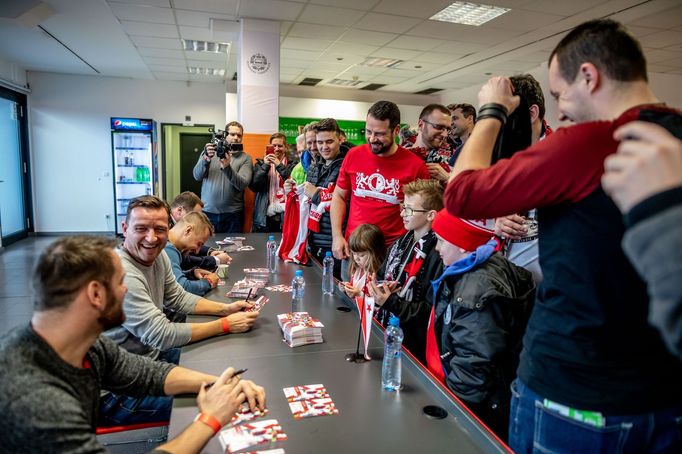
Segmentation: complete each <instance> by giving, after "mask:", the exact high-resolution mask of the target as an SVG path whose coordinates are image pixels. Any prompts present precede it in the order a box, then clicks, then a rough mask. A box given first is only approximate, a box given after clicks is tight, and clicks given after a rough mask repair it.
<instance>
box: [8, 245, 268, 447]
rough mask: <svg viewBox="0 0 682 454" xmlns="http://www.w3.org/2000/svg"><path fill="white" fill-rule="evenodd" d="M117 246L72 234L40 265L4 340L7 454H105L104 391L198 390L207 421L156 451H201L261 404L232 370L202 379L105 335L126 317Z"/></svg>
mask: <svg viewBox="0 0 682 454" xmlns="http://www.w3.org/2000/svg"><path fill="white" fill-rule="evenodd" d="M114 247H115V241H114V240H112V239H107V238H102V237H95V236H76V237H68V238H62V239H59V240H57V241H55V242H54V243H52V244H51V245H50V246H48V247H47V249H46V250H45V252H43V254H42V255H41V256H40V258H39V259H38V263H37V266H36V272H35V283H34V288H35V302H34V308H35V311H34V313H33V317H32V318H31V322H30V324H29V325H28V326H25V327H19V328H16V329H15V330H13V331H12V332H10V333H8V334H7V335H5V336H4V337H3V338H2V340H0V371H2V372H0V406H1V407H2V408H3V411H2V413H0V422H1V423H2V427H3V430H2V432H0V446H2V448H1V450H2V451H3V452H31V453H43V452H60V453H71V452H73V453H75V452H92V453H103V452H105V449H104V447H103V446H102V445H101V444H100V443H99V442H98V441H97V438H96V437H95V426H96V425H97V402H98V400H99V398H100V390H101V389H103V388H104V389H115V390H116V391H118V392H124V393H130V394H131V395H138V396H139V395H142V394H146V393H149V394H152V395H158V396H162V395H174V394H186V393H198V396H197V406H198V407H199V411H200V412H201V413H200V416H199V417H198V418H197V420H196V421H194V422H193V423H192V424H191V425H189V426H188V427H187V428H186V429H185V431H184V432H183V433H182V434H181V435H180V436H178V437H177V438H176V439H174V440H171V441H170V442H168V443H166V444H164V445H162V446H159V447H158V449H159V452H160V451H163V452H187V453H195V452H199V451H200V450H201V449H202V448H203V447H204V445H205V444H206V443H207V442H208V441H209V440H210V439H211V437H212V436H213V435H214V434H215V433H216V431H217V429H219V428H220V427H221V426H222V425H224V424H225V423H227V422H228V421H230V419H231V418H232V416H233V415H234V414H235V412H236V410H237V409H238V408H239V407H240V406H241V404H242V403H243V402H245V401H248V402H249V404H250V406H251V407H252V408H253V409H255V408H256V407H258V408H260V409H263V408H264V405H265V392H264V390H263V388H261V387H260V386H257V385H255V384H253V383H252V382H250V381H248V380H240V377H239V376H233V373H234V369H232V368H229V369H227V370H226V371H225V372H224V373H223V374H222V376H221V377H217V376H215V375H210V374H204V373H201V372H197V371H193V370H189V369H185V368H183V367H178V366H175V365H173V364H168V363H161V362H157V361H153V360H151V359H150V358H145V357H142V356H138V355H133V354H131V353H128V352H126V351H125V350H123V349H121V348H119V347H117V346H116V345H115V344H114V343H113V342H111V340H109V339H108V338H106V337H105V336H100V334H101V333H102V331H104V330H106V329H107V328H111V327H114V326H117V325H119V324H121V323H122V322H123V321H124V320H125V314H124V312H123V307H122V306H123V299H124V296H125V294H126V292H127V287H126V284H125V280H124V274H125V271H124V269H123V266H122V265H121V260H120V258H119V257H118V255H117V254H116V253H115V252H114V250H113V248H114ZM206 383H213V384H214V385H213V386H211V387H210V388H208V389H205V388H204V386H203V385H205V384H206Z"/></svg>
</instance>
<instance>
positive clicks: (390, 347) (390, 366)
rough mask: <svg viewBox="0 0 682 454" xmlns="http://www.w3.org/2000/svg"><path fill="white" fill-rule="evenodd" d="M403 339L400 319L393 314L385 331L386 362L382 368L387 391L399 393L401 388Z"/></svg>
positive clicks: (383, 381)
mask: <svg viewBox="0 0 682 454" xmlns="http://www.w3.org/2000/svg"><path fill="white" fill-rule="evenodd" d="M403 338H404V336H403V330H402V329H400V319H399V318H398V317H396V316H395V315H392V314H391V317H390V319H389V321H388V327H386V331H384V361H383V363H382V366H381V387H382V388H384V389H385V390H387V391H398V390H399V389H400V387H401V356H402V348H403Z"/></svg>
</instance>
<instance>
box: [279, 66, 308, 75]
mask: <svg viewBox="0 0 682 454" xmlns="http://www.w3.org/2000/svg"><path fill="white" fill-rule="evenodd" d="M301 71H302V70H301V68H287V67H285V66H282V67H280V68H279V75H280V76H292V75H293V76H298V75H299V74H301Z"/></svg>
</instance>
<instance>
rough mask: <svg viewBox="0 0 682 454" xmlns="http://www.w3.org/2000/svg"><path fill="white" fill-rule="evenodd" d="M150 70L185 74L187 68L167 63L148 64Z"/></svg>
mask: <svg viewBox="0 0 682 454" xmlns="http://www.w3.org/2000/svg"><path fill="white" fill-rule="evenodd" d="M148 66H149V69H151V70H152V72H166V73H184V74H187V68H184V67H180V66H169V65H148Z"/></svg>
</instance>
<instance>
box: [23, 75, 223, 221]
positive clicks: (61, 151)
mask: <svg viewBox="0 0 682 454" xmlns="http://www.w3.org/2000/svg"><path fill="white" fill-rule="evenodd" d="M28 79H29V83H30V84H31V88H32V93H31V94H30V95H29V121H30V134H31V167H32V180H33V198H34V200H33V206H34V216H35V230H36V232H79V231H113V230H114V224H113V222H114V221H113V219H114V201H113V199H114V196H113V177H112V162H111V159H112V158H111V135H110V121H109V119H110V117H112V116H123V117H126V116H127V117H141V118H153V119H154V120H156V121H157V122H159V123H162V122H167V123H182V122H183V121H184V118H185V115H191V116H192V121H193V122H195V123H208V124H216V125H218V126H224V125H225V97H224V93H225V88H224V86H223V85H220V84H199V83H192V84H191V85H190V86H189V87H188V86H187V85H186V83H185V82H158V81H142V80H129V79H119V78H111V77H92V76H74V75H61V74H52V73H35V72H29V74H28ZM106 215H110V218H109V219H107V218H106Z"/></svg>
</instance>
